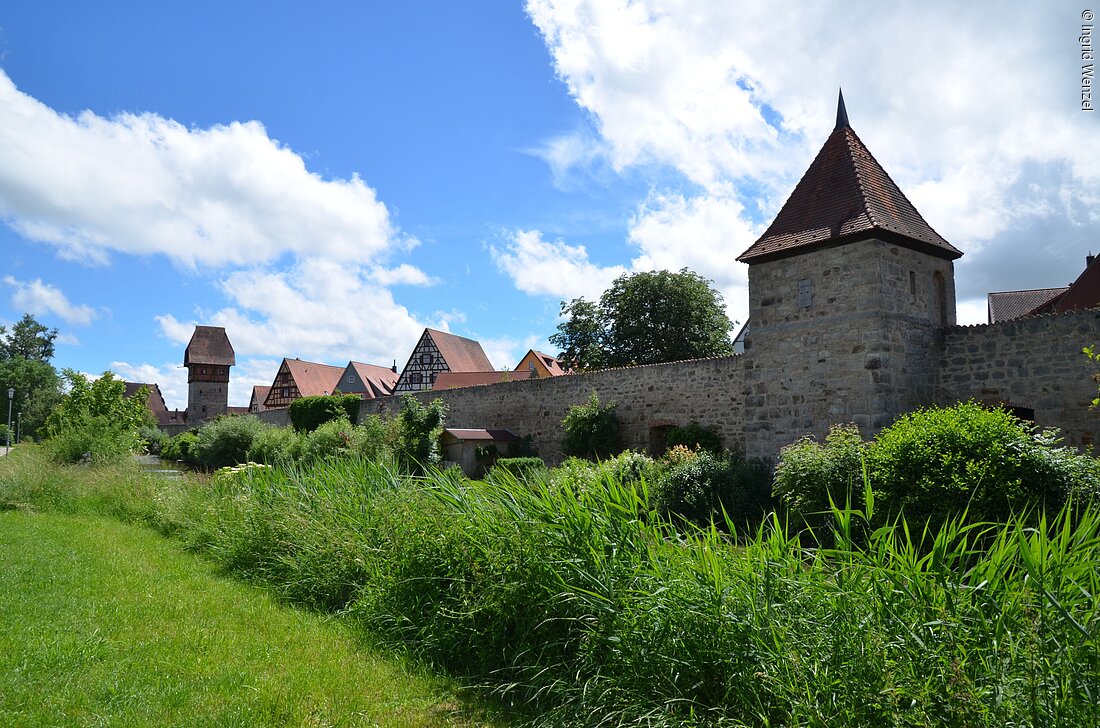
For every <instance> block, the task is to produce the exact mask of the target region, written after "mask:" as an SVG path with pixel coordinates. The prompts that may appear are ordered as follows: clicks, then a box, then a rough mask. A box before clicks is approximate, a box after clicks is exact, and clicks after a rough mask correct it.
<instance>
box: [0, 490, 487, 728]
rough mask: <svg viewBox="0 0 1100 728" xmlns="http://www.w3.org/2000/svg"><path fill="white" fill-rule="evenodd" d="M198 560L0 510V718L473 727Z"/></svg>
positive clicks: (442, 698)
mask: <svg viewBox="0 0 1100 728" xmlns="http://www.w3.org/2000/svg"><path fill="white" fill-rule="evenodd" d="M214 568H215V567H214V566H213V565H211V564H210V563H209V562H206V561H204V560H202V559H199V558H197V557H195V556H193V555H190V554H185V553H182V552H181V550H180V549H179V547H178V545H176V544H174V543H172V542H170V541H166V540H165V539H163V538H161V537H159V536H158V535H156V534H155V533H153V532H151V531H149V530H147V529H143V528H137V527H133V526H127V525H124V524H121V523H119V522H118V521H116V520H113V519H108V518H98V517H74V516H66V515H60V514H27V513H21V512H3V513H0V615H3V618H2V619H0V725H4V726H77V725H81V726H91V725H109V726H150V725H162V726H219V727H220V726H330V725H331V726H474V725H488V723H487V722H486V719H485V718H484V717H483V716H479V715H475V713H476V710H474V709H470V708H464V707H463V706H462V704H461V703H460V701H459V700H458V699H456V697H455V694H454V693H453V692H452V691H451V690H450V689H449V688H448V686H447V685H446V684H445V683H444V682H443V681H441V680H439V679H436V678H432V677H430V676H426V675H424V674H422V673H419V672H418V671H416V670H415V669H412V668H409V667H408V666H406V665H403V664H402V663H401V661H399V660H394V659H383V658H382V657H380V656H379V655H377V654H375V653H374V652H373V651H372V650H371V649H370V648H369V647H367V646H365V645H364V644H363V643H362V642H361V641H359V640H358V639H357V638H356V637H355V636H354V635H353V634H351V632H350V630H348V629H346V628H345V626H344V625H343V624H342V623H341V622H340V620H338V619H335V618H333V617H325V616H322V615H319V614H315V613H311V612H305V611H302V610H296V609H292V608H288V607H286V606H283V605H280V604H277V603H275V602H274V601H273V600H272V598H271V597H270V596H269V595H268V594H267V593H265V592H264V591H262V590H260V589H257V588H254V587H249V586H247V585H243V584H240V583H235V582H231V581H228V580H226V579H223V578H220V577H218V576H217V575H216V574H215V573H214Z"/></svg>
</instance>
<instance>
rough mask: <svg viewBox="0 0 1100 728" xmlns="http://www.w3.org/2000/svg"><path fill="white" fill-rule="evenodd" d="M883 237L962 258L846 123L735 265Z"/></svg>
mask: <svg viewBox="0 0 1100 728" xmlns="http://www.w3.org/2000/svg"><path fill="white" fill-rule="evenodd" d="M869 238H879V239H882V240H887V241H889V242H893V243H896V244H898V245H903V246H905V247H908V248H912V249H914V250H920V251H922V252H925V253H928V254H930V255H934V256H937V257H940V258H946V259H948V260H954V259H955V258H958V257H959V256H961V255H962V252H960V251H959V250H958V249H957V248H956V247H955V246H953V245H951V243H949V242H947V241H946V240H944V239H943V238H942V237H941V236H940V234H939V233H937V232H936V231H935V230H933V229H932V227H931V226H930V225H929V224H928V223H927V222H925V220H924V218H923V217H921V214H920V213H919V212H917V209H916V208H915V207H913V203H911V202H910V201H909V200H908V198H906V197H905V195H904V194H903V193H902V191H901V189H899V188H898V186H897V185H896V184H894V181H893V180H892V179H890V175H888V174H886V170H884V169H883V168H882V166H881V165H880V164H879V163H878V161H877V160H876V159H875V158H874V156H872V154H871V152H870V151H869V150H868V149H867V147H866V146H864V144H863V142H862V141H861V140H860V138H859V137H858V136H856V133H855V131H853V130H852V127H851V126H849V124H848V113H847V110H846V109H845V108H844V96H843V95H841V97H840V102H839V104H838V108H837V123H836V128H835V129H833V133H832V134H830V135H829V138H828V139H827V140H825V144H824V146H822V147H821V151H820V152H818V153H817V157H816V158H815V159H814V161H813V162H812V163H811V164H810V167H809V169H807V170H806V173H805V174H804V175H802V179H801V180H799V182H798V185H797V186H795V188H794V192H792V193H791V196H790V198H789V199H788V200H787V201H786V203H784V205H783V207H782V209H780V211H779V214H778V215H776V216H775V220H773V221H772V224H771V226H770V227H769V228H768V229H767V231H766V232H765V233H764V234H763V235H762V236H761V237H760V239H759V240H757V241H756V242H755V243H753V244H752V245H751V246H750V247H749V249H748V250H746V251H745V252H744V253H742V254H741V255H740V256H739V257H738V258H737V260H739V261H741V262H744V263H759V262H763V261H765V260H774V259H776V258H785V257H787V256H790V255H797V254H799V253H803V252H805V251H807V250H809V249H813V248H817V247H824V246H827V245H839V244H843V243H849V242H856V241H858V240H866V239H869Z"/></svg>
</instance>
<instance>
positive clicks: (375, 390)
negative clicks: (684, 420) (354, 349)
mask: <svg viewBox="0 0 1100 728" xmlns="http://www.w3.org/2000/svg"><path fill="white" fill-rule="evenodd" d="M348 366H349V367H351V368H352V369H354V370H355V373H356V374H357V375H359V381H361V382H363V384H365V385H366V387H367V389H366V391H365V392H360V394H362V395H363V397H364V398H365V399H374V398H375V397H386V396H388V395H391V394H393V388H394V387H396V386H397V376H398V375H397V372H395V371H394V370H393V369H390V368H389V367H380V366H378V365H377V364H364V363H363V362H359V361H353V362H348Z"/></svg>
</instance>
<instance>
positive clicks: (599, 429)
mask: <svg viewBox="0 0 1100 728" xmlns="http://www.w3.org/2000/svg"><path fill="white" fill-rule="evenodd" d="M561 424H562V427H563V428H564V429H565V437H564V438H563V439H562V442H561V451H562V452H563V453H564V454H566V455H573V456H576V457H583V458H589V459H597V458H600V459H602V458H608V457H611V456H612V455H614V454H615V453H617V452H619V449H620V447H621V446H620V437H619V419H618V418H617V417H616V416H615V405H614V404H613V403H612V404H606V405H601V404H600V400H599V397H598V396H597V395H596V392H595V391H593V392H592V396H591V397H589V399H588V403H587V404H578V405H573V406H572V407H570V408H569V413H568V414H566V415H565V419H564V420H562V423H561Z"/></svg>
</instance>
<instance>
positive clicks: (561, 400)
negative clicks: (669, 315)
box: [260, 356, 744, 464]
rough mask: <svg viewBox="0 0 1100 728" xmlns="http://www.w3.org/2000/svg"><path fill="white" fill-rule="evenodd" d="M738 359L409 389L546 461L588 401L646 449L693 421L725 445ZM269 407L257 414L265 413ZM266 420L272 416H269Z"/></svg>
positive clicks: (384, 405) (737, 398) (739, 421)
mask: <svg viewBox="0 0 1100 728" xmlns="http://www.w3.org/2000/svg"><path fill="white" fill-rule="evenodd" d="M741 377H742V370H741V357H740V356H729V357H716V358H712V359H698V360H693V361H683V362H672V363H669V364H652V365H647V366H638V367H624V368H621V369H608V370H605V371H599V372H591V373H587V374H575V375H572V376H564V377H547V378H543V379H529V380H523V381H514V382H500V383H496V384H485V385H481V386H477V387H463V388H460V389H448V390H442V391H434V392H418V393H416V394H414V395H413V396H415V397H416V398H417V399H419V400H420V401H421V402H425V403H426V402H429V401H431V400H433V399H436V398H437V397H438V398H440V399H442V400H443V401H444V402H446V403H447V426H448V427H456V428H504V429H508V430H511V431H512V432H514V433H516V434H517V435H520V436H521V437H523V436H527V435H530V436H531V437H532V438H533V439H534V445H535V449H536V451H537V452H538V454H539V456H540V457H542V458H543V459H544V460H546V461H547V462H549V463H551V464H556V463H558V462H560V461H561V460H562V459H563V456H562V453H561V440H562V435H563V432H562V427H561V421H562V420H563V419H564V418H565V415H566V413H567V412H568V411H569V407H570V406H572V405H575V404H583V403H584V402H587V401H588V397H589V395H590V394H591V393H592V392H593V391H595V392H597V394H598V395H599V398H600V401H601V402H604V403H606V402H614V403H616V404H617V405H618V408H617V409H616V414H617V415H618V417H619V421H620V423H621V426H622V430H621V431H622V435H623V443H624V445H625V446H626V447H629V448H632V449H636V450H642V451H647V450H649V449H650V445H651V436H656V435H658V434H659V433H660V432H661V428H665V427H668V426H671V425H686V424H688V423H690V422H692V421H697V422H699V423H700V424H702V425H705V426H707V427H710V428H713V429H714V430H716V431H717V432H718V434H719V436H720V437H721V438H722V444H723V445H724V446H725V447H728V448H730V449H731V450H740V449H742V448H743V446H744V442H743V437H742V433H743V432H744V407H743V404H742V400H741V392H742V389H743V385H742V379H741ZM400 407H401V400H400V398H399V397H381V398H378V399H368V400H364V402H363V405H362V410H361V411H362V413H363V414H380V413H384V414H387V415H393V414H396V413H397V412H398V411H399V410H400ZM269 414H270V413H269V412H264V413H262V414H261V415H260V417H261V418H265V420H266V416H267V415H269ZM268 421H270V420H268Z"/></svg>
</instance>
